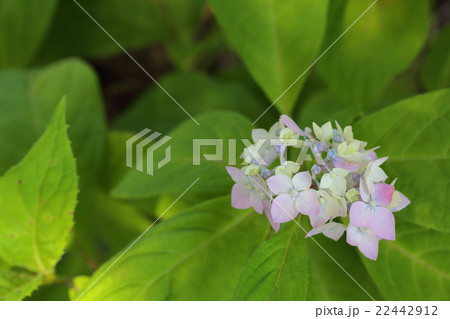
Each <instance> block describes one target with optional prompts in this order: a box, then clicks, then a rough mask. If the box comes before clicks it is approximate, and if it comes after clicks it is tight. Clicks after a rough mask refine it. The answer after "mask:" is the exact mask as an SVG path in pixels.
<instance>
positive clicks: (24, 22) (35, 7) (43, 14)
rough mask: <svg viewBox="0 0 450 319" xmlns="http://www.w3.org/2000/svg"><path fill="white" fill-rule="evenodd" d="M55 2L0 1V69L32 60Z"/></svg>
mask: <svg viewBox="0 0 450 319" xmlns="http://www.w3.org/2000/svg"><path fill="white" fill-rule="evenodd" d="M57 4H58V0H40V1H29V0H0V68H4V67H22V66H25V65H27V64H28V63H30V62H31V60H32V59H33V57H34V55H35V53H36V51H37V50H38V49H39V47H40V45H41V43H42V41H43V39H44V37H45V34H46V32H47V29H48V27H49V25H50V22H51V19H52V17H53V13H54V11H55V9H56V5H57Z"/></svg>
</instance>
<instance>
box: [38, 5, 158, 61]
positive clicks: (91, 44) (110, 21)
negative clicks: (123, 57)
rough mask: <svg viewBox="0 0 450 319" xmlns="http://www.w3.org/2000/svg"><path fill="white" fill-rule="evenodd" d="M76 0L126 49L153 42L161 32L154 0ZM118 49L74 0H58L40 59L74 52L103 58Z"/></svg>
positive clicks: (68, 54)
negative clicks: (59, 0) (59, 1)
mask: <svg viewBox="0 0 450 319" xmlns="http://www.w3.org/2000/svg"><path fill="white" fill-rule="evenodd" d="M77 2H78V3H79V4H80V5H81V6H82V7H83V8H84V9H85V10H86V11H87V12H88V13H89V14H90V15H91V16H92V17H93V18H94V19H95V20H97V22H98V23H99V24H100V25H101V26H102V27H103V28H104V29H105V30H106V31H107V32H108V33H109V34H110V35H111V36H112V37H113V38H114V39H115V40H116V41H117V42H118V43H119V44H120V45H121V46H122V47H124V48H125V49H135V48H139V47H142V46H145V45H147V44H150V43H155V42H156V41H158V40H160V39H161V37H162V35H163V32H161V28H162V17H161V13H160V11H159V10H158V6H157V4H156V1H149V0H128V1H122V0H78V1H77ZM80 35H82V36H80ZM120 52H122V51H121V49H120V47H119V46H118V45H117V44H116V43H115V42H114V41H113V40H112V39H111V38H110V37H109V36H108V35H107V34H106V33H105V32H104V31H103V30H102V29H101V28H100V27H99V26H98V25H97V24H95V22H94V21H92V20H91V19H90V18H89V16H88V15H87V14H86V13H85V12H84V11H83V10H82V9H81V8H80V7H79V6H78V5H77V4H76V3H75V2H74V1H61V3H60V5H59V7H58V10H57V12H56V14H55V19H54V21H53V23H52V25H51V29H50V31H49V34H48V36H47V38H46V41H45V43H44V45H43V46H42V50H41V52H40V59H41V60H44V61H48V60H51V59H56V58H60V57H64V56H74V55H76V56H84V57H102V56H108V55H113V54H116V53H120Z"/></svg>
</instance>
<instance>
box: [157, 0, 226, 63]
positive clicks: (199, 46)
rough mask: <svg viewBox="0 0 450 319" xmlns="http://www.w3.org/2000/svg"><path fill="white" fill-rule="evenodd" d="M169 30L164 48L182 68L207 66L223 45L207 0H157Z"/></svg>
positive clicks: (166, 27) (167, 30)
mask: <svg viewBox="0 0 450 319" xmlns="http://www.w3.org/2000/svg"><path fill="white" fill-rule="evenodd" d="M158 5H159V6H160V10H161V15H162V16H163V24H164V27H165V30H166V33H167V36H166V37H165V38H164V44H165V48H166V50H167V54H168V55H169V57H170V58H171V61H172V62H173V63H174V64H175V66H177V67H178V68H179V69H182V70H193V69H198V68H199V66H200V65H201V66H203V67H204V66H207V65H209V63H211V62H212V61H214V59H215V58H216V54H215V52H217V51H218V49H219V48H221V47H222V46H223V36H222V34H221V33H220V32H219V28H218V27H217V26H216V25H214V24H211V23H210V22H211V20H212V19H211V17H210V15H208V14H207V12H208V11H207V8H206V0H190V1H185V0H165V1H161V2H159V3H158Z"/></svg>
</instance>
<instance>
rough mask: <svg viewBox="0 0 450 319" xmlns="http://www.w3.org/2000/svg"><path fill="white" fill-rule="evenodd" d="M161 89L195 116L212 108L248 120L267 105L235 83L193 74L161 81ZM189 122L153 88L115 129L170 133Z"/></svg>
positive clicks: (180, 111)
mask: <svg viewBox="0 0 450 319" xmlns="http://www.w3.org/2000/svg"><path fill="white" fill-rule="evenodd" d="M161 85H162V86H163V87H164V88H165V89H166V90H167V91H168V92H170V94H171V95H172V96H173V97H174V98H175V99H176V100H177V101H178V102H179V103H181V105H183V106H184V107H185V108H186V110H188V112H189V113H190V114H192V115H193V116H195V115H198V114H200V113H202V112H205V111H210V110H211V109H212V108H213V109H214V110H230V111H237V112H241V113H242V114H244V115H245V116H247V117H249V118H256V117H258V116H259V115H260V114H261V113H262V112H263V111H264V106H265V104H264V101H261V100H260V99H259V98H257V97H256V96H255V95H254V94H252V92H250V91H249V90H248V89H246V88H245V87H243V86H242V85H241V84H240V83H236V82H233V81H227V80H223V79H220V78H215V77H209V76H206V75H204V74H201V73H194V72H191V73H173V74H169V75H167V76H165V77H163V78H162V79H161ZM186 119H187V117H186V113H184V112H183V111H182V110H181V109H179V108H178V106H177V105H176V104H175V103H174V102H173V101H172V99H170V97H169V96H168V95H167V94H166V93H165V92H164V91H162V90H161V89H160V88H159V87H152V88H150V89H149V90H148V91H147V92H145V93H144V94H143V95H142V96H140V97H139V98H138V99H137V100H136V101H135V102H134V103H133V104H132V105H131V106H130V108H129V110H127V111H125V113H124V114H123V115H122V116H121V117H119V119H118V120H117V121H116V123H115V125H114V127H115V128H117V129H126V130H134V131H141V130H142V129H144V128H145V127H148V128H150V129H152V130H156V131H158V132H163V133H167V132H168V131H169V130H171V129H172V128H174V127H175V126H177V125H178V124H179V123H181V122H182V121H184V120H186ZM270 124H273V123H268V125H270Z"/></svg>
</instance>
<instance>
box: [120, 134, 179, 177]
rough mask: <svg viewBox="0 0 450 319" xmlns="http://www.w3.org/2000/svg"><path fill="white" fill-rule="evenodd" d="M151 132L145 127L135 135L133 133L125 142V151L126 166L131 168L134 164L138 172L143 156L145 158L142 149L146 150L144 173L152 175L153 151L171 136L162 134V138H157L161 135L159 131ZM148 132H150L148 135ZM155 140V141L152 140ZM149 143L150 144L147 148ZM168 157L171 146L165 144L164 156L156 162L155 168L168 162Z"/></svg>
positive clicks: (141, 166) (141, 170)
mask: <svg viewBox="0 0 450 319" xmlns="http://www.w3.org/2000/svg"><path fill="white" fill-rule="evenodd" d="M151 132H152V130H150V129H148V128H146V129H144V130H142V131H141V132H139V133H137V134H136V135H134V136H133V137H132V138H130V139H128V140H127V143H126V148H127V150H126V152H127V166H128V167H131V168H133V166H134V165H136V166H135V167H136V169H137V170H138V171H140V172H143V171H144V158H145V156H144V150H146V155H147V156H146V158H147V161H146V167H147V169H146V173H147V174H148V175H151V176H153V173H154V170H153V165H154V152H155V151H156V150H157V149H158V148H160V147H161V146H163V145H164V144H165V143H167V142H168V141H169V140H170V139H172V138H171V137H170V136H163V137H162V138H160V139H159V140H157V139H158V138H159V137H160V136H161V133H159V132H153V133H151ZM149 133H151V134H150V135H148V134H149ZM147 135H148V136H147ZM155 140H156V142H153V141H155ZM152 142H153V143H152ZM149 144H150V146H149V147H148V148H147V146H148V145H149ZM133 155H135V156H133ZM170 159H171V148H170V146H167V147H166V149H165V156H164V158H163V159H161V160H160V161H158V162H157V169H160V168H161V167H163V166H164V165H166V164H167V163H169V162H170Z"/></svg>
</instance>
